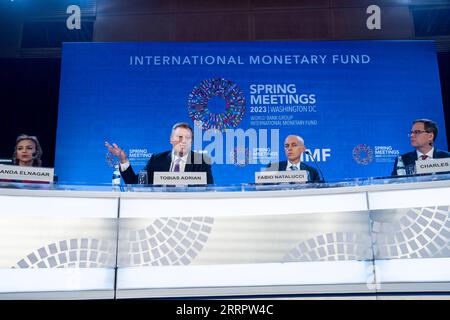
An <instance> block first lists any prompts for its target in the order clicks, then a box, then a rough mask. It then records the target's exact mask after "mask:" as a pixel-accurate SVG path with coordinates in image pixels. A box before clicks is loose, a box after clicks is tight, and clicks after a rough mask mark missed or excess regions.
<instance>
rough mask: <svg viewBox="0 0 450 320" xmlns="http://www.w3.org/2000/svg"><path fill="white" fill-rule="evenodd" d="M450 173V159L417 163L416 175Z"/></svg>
mask: <svg viewBox="0 0 450 320" xmlns="http://www.w3.org/2000/svg"><path fill="white" fill-rule="evenodd" d="M435 172H450V158H443V159H429V160H422V161H419V160H417V161H416V173H417V174H421V173H435Z"/></svg>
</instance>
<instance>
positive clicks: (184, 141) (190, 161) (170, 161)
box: [105, 122, 214, 184]
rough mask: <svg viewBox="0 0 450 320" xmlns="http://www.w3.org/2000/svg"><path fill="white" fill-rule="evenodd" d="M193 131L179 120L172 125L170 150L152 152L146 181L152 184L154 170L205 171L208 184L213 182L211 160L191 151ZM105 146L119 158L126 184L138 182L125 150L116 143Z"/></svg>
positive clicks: (146, 167) (147, 166) (106, 143)
mask: <svg viewBox="0 0 450 320" xmlns="http://www.w3.org/2000/svg"><path fill="white" fill-rule="evenodd" d="M192 139H193V131H192V128H191V127H190V126H189V124H187V123H184V122H180V123H176V124H175V125H174V126H173V127H172V133H171V135H170V144H171V145H172V150H170V151H165V152H161V153H154V154H152V156H151V157H150V160H149V161H148V162H147V165H146V166H145V170H146V171H147V175H148V183H149V184H153V174H154V173H155V172H206V179H207V183H208V184H214V179H213V176H212V172H211V160H210V158H207V157H205V156H204V155H203V154H201V153H196V152H193V151H191V146H192ZM105 146H106V147H107V148H108V149H109V152H111V153H112V154H113V155H115V156H116V157H118V158H119V161H120V172H121V175H122V178H123V180H124V181H125V183H126V184H136V183H138V175H136V174H135V173H134V170H133V168H132V167H131V164H130V161H129V160H128V157H127V155H126V154H125V152H124V151H123V150H122V149H120V148H119V146H118V145H117V144H115V143H114V144H113V145H112V146H111V145H110V144H109V143H108V142H105Z"/></svg>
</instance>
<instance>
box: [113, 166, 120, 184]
mask: <svg viewBox="0 0 450 320" xmlns="http://www.w3.org/2000/svg"><path fill="white" fill-rule="evenodd" d="M112 185H113V186H120V170H119V165H118V164H115V165H114V171H113V174H112Z"/></svg>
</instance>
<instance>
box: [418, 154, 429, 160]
mask: <svg viewBox="0 0 450 320" xmlns="http://www.w3.org/2000/svg"><path fill="white" fill-rule="evenodd" d="M427 158H428V156H427V155H426V154H423V155H421V156H420V159H422V160H425V159H427Z"/></svg>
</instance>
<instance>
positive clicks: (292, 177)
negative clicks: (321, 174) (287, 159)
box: [255, 170, 308, 183]
mask: <svg viewBox="0 0 450 320" xmlns="http://www.w3.org/2000/svg"><path fill="white" fill-rule="evenodd" d="M306 181H308V172H307V171H306V170H298V171H263V172H255V183H290V182H294V183H304V182H306Z"/></svg>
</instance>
